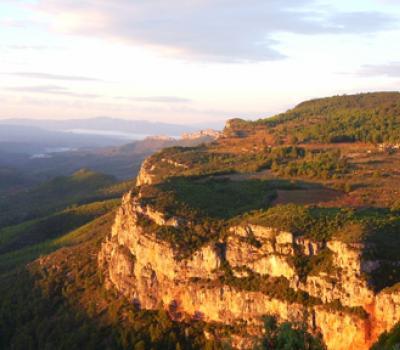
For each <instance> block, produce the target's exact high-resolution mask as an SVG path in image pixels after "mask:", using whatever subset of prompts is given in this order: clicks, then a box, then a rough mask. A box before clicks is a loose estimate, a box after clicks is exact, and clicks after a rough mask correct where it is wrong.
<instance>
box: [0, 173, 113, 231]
mask: <svg viewBox="0 0 400 350" xmlns="http://www.w3.org/2000/svg"><path fill="white" fill-rule="evenodd" d="M115 184H116V179H115V178H114V177H112V176H109V175H104V174H100V173H96V172H93V171H90V170H87V169H81V170H79V171H77V172H75V173H74V174H73V175H71V176H59V177H56V178H54V179H52V180H50V181H47V182H43V183H42V184H40V185H38V186H36V187H33V188H32V189H29V190H27V191H24V192H19V193H16V194H15V195H10V196H7V197H4V198H2V197H0V228H1V227H4V226H7V225H12V224H16V223H19V222H22V221H24V220H30V219H32V218H35V217H38V216H41V215H48V214H49V213H51V212H54V211H58V210H62V209H65V208H66V207H68V206H69V205H72V204H81V203H86V202H88V201H95V200H101V199H106V198H109V197H112V196H113V193H112V191H111V192H110V191H107V189H108V188H109V187H110V186H112V185H115Z"/></svg>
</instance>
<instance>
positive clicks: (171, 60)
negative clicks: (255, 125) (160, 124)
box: [0, 0, 400, 123]
mask: <svg viewBox="0 0 400 350" xmlns="http://www.w3.org/2000/svg"><path fill="white" fill-rule="evenodd" d="M0 74H1V84H0V89H1V93H0V103H1V110H0V111H1V112H0V118H9V117H34V118H78V117H95V116H113V117H123V118H132V119H150V120H162V121H169V122H172V121H173V122H182V123H183V122H198V121H213V120H221V119H226V118H231V117H237V116H238V117H244V118H255V117H265V116H269V115H271V114H274V113H277V112H280V111H283V110H286V109H287V108H289V107H291V106H293V105H294V104H296V103H298V102H300V101H302V100H304V99H309V98H314V97H319V96H327V95H335V94H343V93H354V92H364V91H375V90H399V86H400V84H399V83H400V0H326V1H312V0H112V1H111V0H36V1H35V0H31V1H28V0H12V1H11V0H10V1H8V0H1V1H0Z"/></svg>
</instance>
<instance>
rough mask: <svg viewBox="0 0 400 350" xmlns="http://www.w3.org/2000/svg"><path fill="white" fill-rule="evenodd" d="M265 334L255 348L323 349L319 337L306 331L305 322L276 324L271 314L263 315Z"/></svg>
mask: <svg viewBox="0 0 400 350" xmlns="http://www.w3.org/2000/svg"><path fill="white" fill-rule="evenodd" d="M264 331H265V334H264V336H263V337H262V339H261V340H260V341H259V345H257V346H256V347H255V350H324V349H325V346H324V345H323V342H322V340H321V338H320V337H315V336H312V335H311V334H310V333H308V332H307V326H306V325H305V324H293V323H290V322H284V323H282V324H278V323H277V322H276V319H275V318H274V317H271V316H266V317H264Z"/></svg>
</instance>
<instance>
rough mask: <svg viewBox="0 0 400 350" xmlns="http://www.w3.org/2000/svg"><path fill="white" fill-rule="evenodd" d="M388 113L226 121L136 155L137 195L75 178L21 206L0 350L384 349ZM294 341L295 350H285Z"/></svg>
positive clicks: (391, 163)
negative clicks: (198, 139)
mask: <svg viewBox="0 0 400 350" xmlns="http://www.w3.org/2000/svg"><path fill="white" fill-rule="evenodd" d="M399 102H400V101H399V94H397V93H376V94H363V95H354V96H338V97H332V98H327V99H321V100H315V101H309V102H305V103H302V104H300V105H298V106H297V107H295V108H294V109H292V110H290V111H288V112H286V113H283V114H280V115H278V116H274V117H271V118H268V119H262V120H258V121H255V122H247V121H242V120H238V119H234V120H231V121H230V122H228V123H227V125H226V127H225V130H224V135H223V136H222V137H220V138H218V139H216V140H214V141H212V142H209V143H206V144H201V145H197V146H194V145H188V146H190V147H182V146H181V145H180V146H176V145H173V146H174V147H169V148H165V149H163V150H161V151H158V152H156V153H155V154H154V155H152V156H150V157H148V158H147V159H146V160H145V161H144V163H143V164H142V167H141V170H140V172H139V175H138V177H137V181H136V186H134V184H133V183H132V182H126V183H119V182H118V181H116V180H115V179H114V178H112V177H110V176H106V175H101V174H98V173H94V172H92V171H88V170H82V171H79V172H77V173H75V174H74V175H72V176H71V177H61V178H56V179H54V180H51V181H49V182H48V183H45V184H42V185H41V186H39V187H36V188H35V189H32V190H30V191H28V192H27V193H25V194H21V193H19V194H17V195H16V197H15V199H14V202H12V203H11V204H12V205H11V206H10V207H6V206H5V204H4V205H3V211H4V213H5V214H4V215H3V216H2V220H3V221H2V222H3V226H6V227H3V228H0V282H1V283H0V285H1V288H0V294H1V296H2V299H1V302H0V324H1V325H3V326H2V327H1V329H2V330H3V329H4V330H5V332H4V333H3V335H2V337H1V341H2V346H3V347H5V348H7V347H8V348H20V349H25V348H29V347H31V348H33V349H41V348H46V347H47V348H49V347H50V348H51V347H55V346H60V344H62V346H63V347H82V348H93V349H107V348H116V349H130V348H133V349H135V350H136V349H151V348H154V349H175V350H176V349H222V348H226V346H232V347H233V348H237V349H251V348H254V347H255V346H256V345H257V343H258V342H260V341H261V337H264V339H263V340H262V341H263V342H264V344H270V345H271V344H272V345H271V347H272V349H280V350H281V349H282V347H283V346H289V347H288V349H291V350H294V349H296V350H297V349H299V348H304V349H306V348H307V349H313V350H315V349H322V348H324V347H326V348H327V349H328V350H368V349H370V348H372V349H374V350H376V349H381V348H382V349H385V350H386V349H390V347H391V346H392V345H393V344H396V343H398V342H399V340H400V339H399V336H398V334H399V332H398V327H399V326H398V322H399V321H400V269H399V264H400V259H399V255H398V251H399V247H400V200H399V192H398V188H399V184H400V172H399V171H398V169H399V167H400V150H399V149H398V148H397V140H398V139H397V132H398V127H397V125H398V124H397V120H398V119H400V115H399V113H398V111H399V110H400V109H399V108H400V105H399ZM399 121H400V120H399ZM372 135H377V136H376V137H378V138H379V140H378V139H377V138H376V137H375V136H372ZM378 141H379V142H378ZM383 142H386V144H382V143H383ZM134 148H135V146H134V145H133V146H128V147H127V149H126V151H127V152H128V153H129V154H131V152H132V151H133V150H134ZM123 192H124V193H125V194H124V196H123V199H122V202H121V203H119V201H118V199H116V198H119V196H120V194H121V193H123ZM32 201H33V202H32ZM30 203H34V205H31V204H30ZM39 204H40V205H39ZM73 204H76V205H77V206H72V207H71V205H73ZM18 208H22V209H23V210H18ZM31 216H32V218H31ZM28 219H30V220H29V221H27V220H28ZM11 223H13V224H12V225H11ZM82 225H83V226H82ZM39 256H40V258H38V259H36V258H37V257H39ZM35 259H36V260H35ZM27 262H30V263H29V264H28V265H26V263H27ZM24 266H25V267H24ZM15 290H18V293H14V292H13V291H15ZM27 299H31V300H32V303H30V304H29V307H27V308H25V305H24V301H25V300H27ZM77 310H79V312H77ZM32 314H34V315H36V318H32V317H31V315H32ZM266 316H268V317H266ZM55 320H57V322H55ZM54 322H55V323H56V326H55V327H53V323H54ZM38 325H40V326H38ZM278 325H280V326H278ZM263 328H264V329H265V332H264V333H263V331H262V330H263ZM50 329H51V331H49V330H50ZM65 329H70V330H71V331H70V332H66V333H67V334H66V335H62V336H60V334H63V332H64V330H65ZM295 331H297V332H300V335H299V336H298V338H296V339H297V340H296V341H298V342H302V345H301V344H300V343H297V344H298V345H293V344H295V343H291V344H292V345H290V344H289V345H288V343H290V341H294V340H293V339H294V337H295V335H294V333H293V332H295ZM274 332H275V333H274ZM279 332H282V334H283V335H281V334H280V333H279ZM4 334H5V335H4ZM21 334H22V335H23V336H21ZM60 337H61V338H62V339H63V340H62V341H61V342H60V341H59V340H57V339H59V338H60ZM279 339H281V340H282V339H286V340H287V343H284V344H286V345H281V346H282V347H281V348H280V347H278V345H276V344H278V343H279V341H280V340H279ZM299 339H301V340H299ZM305 342H308V343H309V344H313V345H310V346H309V347H306V346H305V345H304V344H305ZM321 342H323V343H324V345H323V346H322V345H320V343H321ZM374 343H376V344H375V345H374ZM55 344H57V345H55ZM274 344H275V345H274ZM279 344H283V343H279ZM274 346H275V347H274ZM290 346H291V347H290Z"/></svg>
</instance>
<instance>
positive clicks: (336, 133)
mask: <svg viewBox="0 0 400 350" xmlns="http://www.w3.org/2000/svg"><path fill="white" fill-rule="evenodd" d="M231 126H232V128H228V130H227V131H228V132H230V133H235V132H239V131H241V132H242V133H244V132H247V133H255V132H257V131H260V129H264V130H265V131H266V133H267V134H269V135H270V137H272V138H273V139H274V141H275V143H282V142H283V143H343V142H368V143H375V144H377V143H383V142H385V143H398V142H399V141H400V131H399V130H400V129H399V126H400V93H398V92H381V93H368V94H359V95H349V96H346V95H345V96H335V97H329V98H322V99H316V100H311V101H307V102H303V103H300V104H299V105H297V106H296V107H295V108H293V109H291V110H289V111H287V112H286V113H282V114H279V115H276V116H273V117H270V118H266V119H261V120H258V121H256V122H255V123H254V122H244V121H241V120H236V121H235V123H233V124H232V125H231ZM235 128H238V130H237V131H235Z"/></svg>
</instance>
